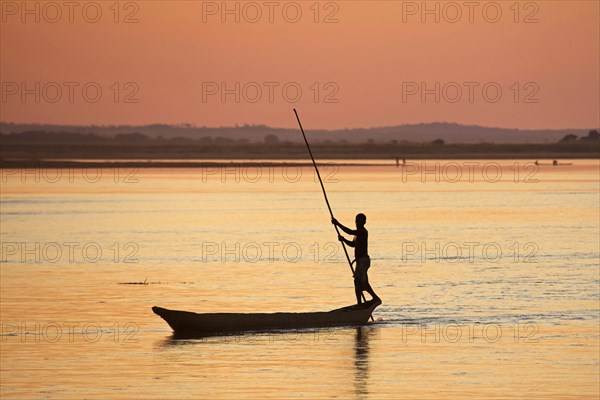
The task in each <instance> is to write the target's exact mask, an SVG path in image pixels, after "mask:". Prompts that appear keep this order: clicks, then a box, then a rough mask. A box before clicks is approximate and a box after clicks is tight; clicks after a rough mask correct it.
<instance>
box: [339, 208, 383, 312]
mask: <svg viewBox="0 0 600 400" xmlns="http://www.w3.org/2000/svg"><path fill="white" fill-rule="evenodd" d="M331 223H332V224H334V225H335V226H339V227H340V228H341V229H342V230H343V231H344V232H345V233H346V234H348V235H354V239H353V240H351V241H350V240H348V239H346V238H344V237H343V236H342V235H339V236H338V239H339V240H340V242H344V243H346V244H347V245H348V246H350V247H354V258H355V260H356V270H355V271H354V292H355V294H356V302H357V304H361V303H362V292H363V291H365V290H366V291H367V293H369V294H370V295H371V296H372V297H373V300H374V301H376V302H379V303H381V299H380V298H379V296H377V295H376V294H375V292H374V291H373V288H372V287H371V285H370V284H369V276H368V275H367V271H368V270H369V267H370V266H371V258H370V257H369V251H368V247H369V245H368V241H369V232H368V231H367V229H366V228H365V224H366V223H367V217H366V216H365V214H356V218H355V223H356V230H353V229H350V228H347V227H345V226H344V225H342V224H340V223H339V222H338V220H337V219H335V218H332V219H331Z"/></svg>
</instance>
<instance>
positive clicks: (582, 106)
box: [0, 1, 600, 128]
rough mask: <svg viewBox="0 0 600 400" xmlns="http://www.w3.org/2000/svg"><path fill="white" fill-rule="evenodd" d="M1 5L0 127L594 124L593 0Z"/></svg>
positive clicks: (598, 108) (599, 104) (599, 112)
mask: <svg viewBox="0 0 600 400" xmlns="http://www.w3.org/2000/svg"><path fill="white" fill-rule="evenodd" d="M0 3H1V5H2V25H1V31H0V33H1V35H0V36H1V39H0V41H1V61H0V67H1V69H0V71H1V81H2V99H1V101H2V103H1V115H0V119H1V120H2V121H5V122H9V121H10V122H39V123H61V124H147V123H192V124H196V125H206V126H229V125H234V124H244V123H248V124H267V125H271V126H278V127H295V126H296V121H295V119H294V116H293V113H292V108H293V107H296V108H297V109H298V110H299V111H300V115H301V116H302V118H303V122H304V124H305V125H306V126H307V128H344V127H348V128H352V127H370V126H384V125H395V124H402V123H420V122H432V121H449V122H457V123H464V124H479V125H488V126H502V127H517V128H597V127H598V126H599V125H600V93H599V90H600V89H599V88H600V78H599V75H600V72H599V71H600V65H599V60H600V54H599V48H600V44H599V37H600V33H599V24H600V22H599V18H600V17H599V15H600V8H599V4H600V2H598V1H538V2H519V3H517V7H515V1H497V2H486V1H481V2H475V3H477V5H475V6H473V8H470V6H469V4H471V3H469V2H466V1H465V2H463V1H457V2H435V1H429V2H427V3H423V2H421V1H419V2H410V1H409V2H406V1H404V2H403V1H397V2H395V1H369V2H359V1H341V2H320V3H317V5H318V7H315V5H314V4H315V2H313V1H306V2H303V1H299V2H277V1H274V2H267V1H257V2H250V3H246V2H233V1H232V2H228V3H227V7H228V8H229V9H230V10H235V8H236V4H237V10H238V11H237V13H238V15H237V16H238V17H239V22H236V21H235V19H236V12H235V11H234V12H233V13H232V14H224V13H223V11H224V10H223V3H222V2H221V1H219V2H201V1H168V2H167V1H141V2H121V3H119V7H118V9H119V13H118V15H116V13H115V11H116V8H115V7H114V2H113V1H97V2H85V1H83V2H75V3H76V5H75V6H73V7H74V8H73V9H72V15H69V14H70V12H69V11H70V10H69V8H68V7H67V6H65V5H64V4H63V3H64V2H62V1H57V2H50V4H46V3H47V2H33V1H31V2H28V3H27V7H29V8H28V10H33V11H32V13H30V14H27V13H26V11H27V10H24V9H23V7H24V6H23V5H22V2H21V1H17V2H14V1H1V2H0ZM36 4H38V5H37V6H36ZM425 4H426V7H428V9H430V10H434V13H432V14H424V13H423V11H424V10H423V7H425ZM56 5H58V7H57V6H56ZM36 7H38V8H37V9H36ZM270 7H271V10H272V11H273V13H272V16H271V18H272V19H273V22H270V21H269V18H270V16H269V10H270ZM436 7H437V9H438V10H439V13H438V15H437V17H439V22H436V21H435V19H436V14H435V8H436ZM59 8H60V13H61V15H58V14H57V11H58V10H59ZM84 8H85V11H84ZM317 8H318V10H319V13H318V15H317V14H316V10H317ZM284 9H285V13H284ZM98 10H100V11H101V13H102V15H101V16H100V17H99V21H98V22H96V23H92V22H89V21H91V20H94V18H96V11H98ZM257 10H260V12H261V15H260V16H257V14H256V11H257ZM297 10H300V11H301V16H299V20H298V22H295V23H293V22H290V21H291V20H293V19H294V18H295V16H296V11H297ZM517 10H518V15H517V13H516V12H517ZM24 11H25V14H24ZM470 11H471V15H469V14H470ZM498 11H499V12H500V13H501V15H498V14H497V12H498ZM457 12H460V13H461V15H460V16H459V15H458V14H457ZM36 14H37V15H36ZM127 16H130V17H131V18H132V19H135V20H137V22H133V23H125V22H124V21H123V20H124V19H126V17H127ZM36 18H39V20H40V21H39V22H36V21H35V19H36ZM115 18H116V20H117V21H119V22H115ZM222 18H225V22H222ZM423 18H425V22H423V21H422V19H423ZM70 19H72V22H70ZM253 19H256V22H252V21H253ZM315 19H316V20H317V21H318V22H315ZM326 19H327V20H330V21H331V22H330V23H325V22H324V21H325V20H326ZM454 19H457V21H456V22H452V21H453V20H454ZM469 19H472V21H471V22H470V21H469ZM494 19H497V22H495V23H494V22H492V21H494ZM515 19H516V20H517V22H515ZM335 20H337V22H335ZM525 20H527V21H529V23H525ZM52 21H56V22H52ZM536 21H537V22H536ZM36 82H39V90H37V89H36V86H35V84H36ZM69 82H73V83H69ZM115 82H117V86H118V87H119V91H118V93H117V91H116V87H117V86H114V83H115ZM128 82H131V83H132V84H129V85H127V83H128ZM436 82H437V83H438V84H439V90H436ZM515 83H516V85H515ZM86 84H87V92H86V93H87V94H88V98H87V100H86V98H85V97H84V94H83V93H82V88H83V87H84V85H86ZM236 84H237V85H239V86H238V87H239V90H236ZM223 85H224V86H225V88H228V89H229V90H230V91H231V93H230V94H227V95H225V98H224V99H222V97H221V90H222V87H223ZM422 85H425V88H426V89H427V88H428V89H430V93H429V94H427V95H426V96H425V98H424V99H422V98H421V90H422V88H423V87H422ZM284 86H285V87H286V88H287V92H286V93H287V97H286V94H285V93H284V92H283V87H284ZM484 86H485V88H486V91H485V93H484V90H483V87H484ZM69 87H71V88H72V90H73V93H72V94H73V98H72V99H69ZM317 87H318V92H317ZM57 88H61V92H60V97H58V96H59V93H58V92H57V91H56V90H57ZM96 88H100V89H101V91H102V93H101V96H100V97H99V98H98V101H97V102H95V103H93V102H91V100H90V99H91V98H92V97H93V96H95V90H96ZM257 88H259V89H260V90H261V92H260V94H259V93H258V92H257V91H256V90H257ZM270 88H271V89H272V96H273V97H272V99H270V98H269V97H270V96H269V95H270V93H269V92H270ZM298 88H299V89H300V90H301V93H302V95H301V98H300V100H299V101H297V102H293V100H294V97H295V96H296V89H298ZM457 88H458V89H460V90H461V93H459V92H457ZM469 88H471V90H472V92H471V93H469V92H470V90H469ZM23 89H25V90H27V89H29V90H30V92H29V93H27V92H25V93H23ZM498 89H499V90H500V91H501V97H500V98H498V99H497V101H496V102H493V100H494V98H495V97H496V93H497V92H496V91H497V90H498ZM135 90H138V91H137V92H135ZM209 90H213V92H211V91H209ZM408 90H413V91H415V90H416V91H417V92H416V93H413V92H408ZM215 91H216V93H214V92H215ZM128 94H130V95H131V96H130V97H129V99H130V100H137V103H127V102H124V100H125V98H126V95H128ZM436 94H437V95H439V102H437V103H436V101H435V100H436V99H435V97H436ZM36 95H39V103H37V102H36V98H35V97H36ZM236 95H237V96H238V97H239V102H236ZM470 95H472V98H470ZM115 96H117V98H116V100H117V102H115ZM328 96H329V97H328ZM486 96H487V97H486ZM328 99H332V100H337V102H336V103H331V102H327V101H326V100H328ZM71 100H72V101H71ZM271 100H272V101H271ZM471 100H472V101H471ZM515 100H516V102H515ZM52 101H55V102H52ZM528 101H537V102H528Z"/></svg>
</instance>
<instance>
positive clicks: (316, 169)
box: [294, 108, 372, 318]
mask: <svg viewBox="0 0 600 400" xmlns="http://www.w3.org/2000/svg"><path fill="white" fill-rule="evenodd" d="M294 114H296V119H297V120H298V125H299V126H300V131H301V132H302V137H303V138H304V143H306V148H307V149H308V154H310V159H311V160H312V163H313V165H314V167H315V171H316V172H317V177H319V183H320V184H321V189H322V190H323V197H325V203H327V209H328V210H329V215H331V218H333V211H331V206H330V205H329V199H327V193H326V192H325V185H323V180H322V179H321V174H320V173H319V168H318V167H317V163H316V162H315V157H313V153H312V151H311V150H310V145H309V144H308V140H306V134H305V133H304V128H302V123H301V122H300V117H298V112H297V111H296V109H295V108H294ZM333 226H334V227H335V232H336V233H337V234H338V236H339V235H340V231H339V229H338V227H337V225H333ZM342 248H343V249H344V254H345V255H346V260H348V265H349V266H350V270H351V271H352V275H353V276H354V267H352V261H350V256H349V255H348V250H347V249H346V244H345V243H344V242H342ZM361 295H362V298H363V301H366V300H365V295H364V294H363V293H361ZM371 318H372V317H371Z"/></svg>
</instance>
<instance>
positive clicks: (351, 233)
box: [331, 218, 356, 235]
mask: <svg viewBox="0 0 600 400" xmlns="http://www.w3.org/2000/svg"><path fill="white" fill-rule="evenodd" d="M331 223H332V224H334V225H336V226H339V227H340V228H341V229H342V230H343V231H344V232H346V233H347V234H348V235H356V231H355V230H353V229H350V228H347V227H345V226H344V225H342V224H340V223H339V221H338V220H337V219H335V218H331Z"/></svg>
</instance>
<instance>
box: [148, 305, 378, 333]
mask: <svg viewBox="0 0 600 400" xmlns="http://www.w3.org/2000/svg"><path fill="white" fill-rule="evenodd" d="M380 304H381V303H380V302H373V301H369V302H367V303H363V305H361V306H348V307H343V308H338V309H336V310H332V311H326V312H311V313H290V312H279V313H271V314H269V313H252V314H247V313H207V314H198V313H194V312H189V311H178V310H169V309H166V308H162V307H156V306H155V307H152V311H154V313H155V314H157V315H159V316H160V317H161V318H162V319H164V320H165V321H166V322H167V324H169V326H170V327H171V329H173V332H175V333H177V334H182V333H196V334H209V335H214V334H219V333H228V332H243V331H265V330H277V329H300V328H320V327H332V326H347V325H364V324H366V323H367V322H368V321H369V317H371V314H372V313H373V310H375V308H376V307H377V306H378V305H380Z"/></svg>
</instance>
